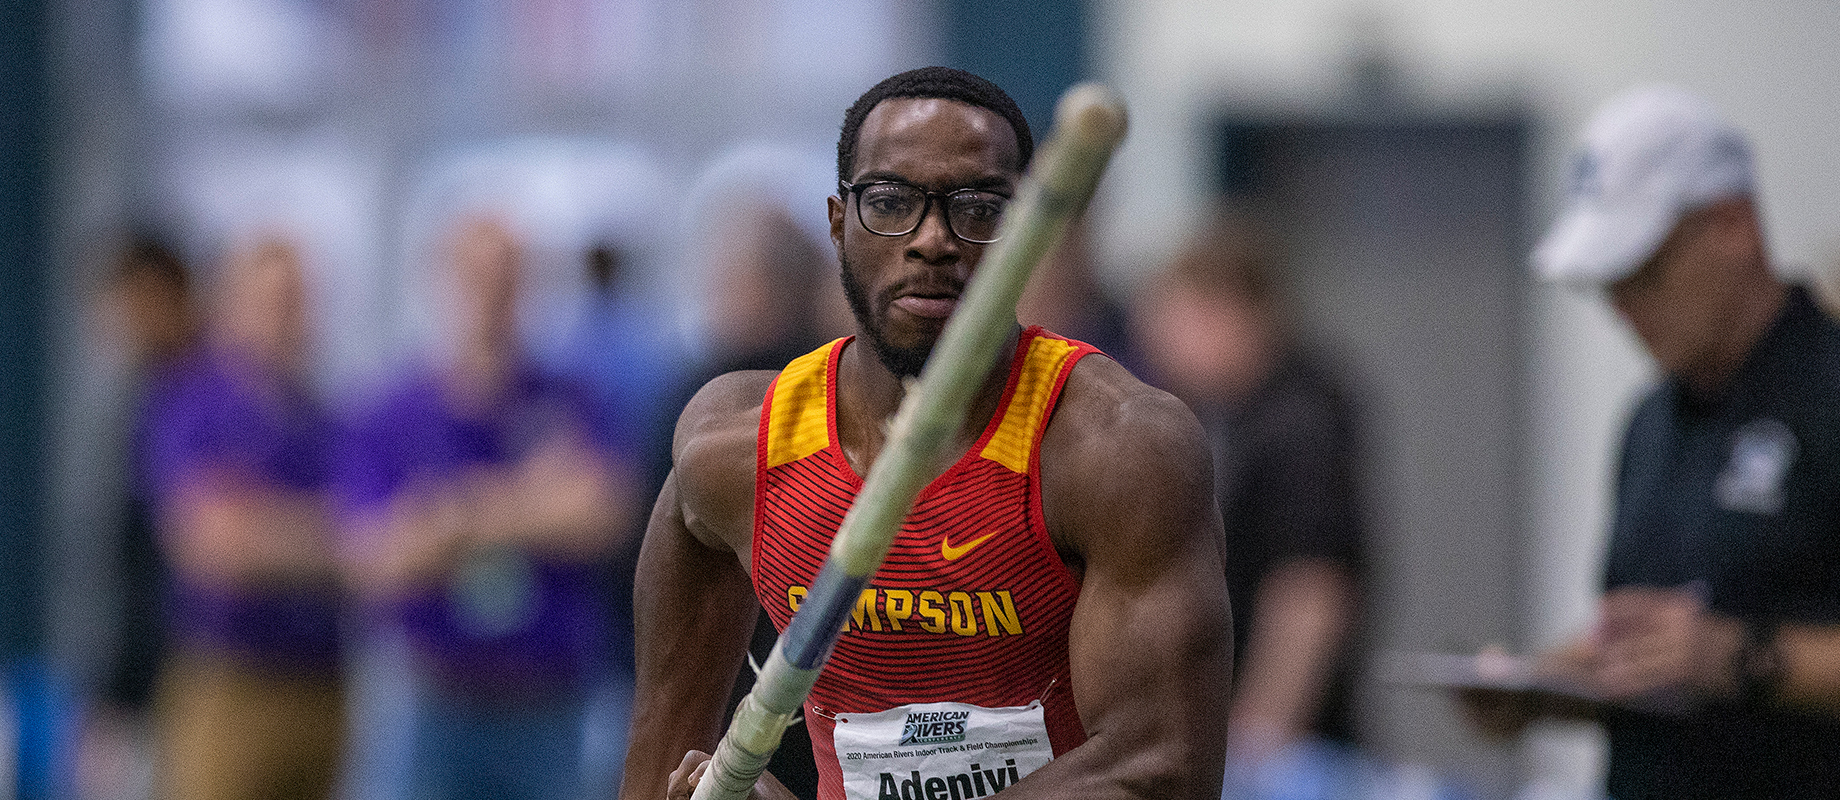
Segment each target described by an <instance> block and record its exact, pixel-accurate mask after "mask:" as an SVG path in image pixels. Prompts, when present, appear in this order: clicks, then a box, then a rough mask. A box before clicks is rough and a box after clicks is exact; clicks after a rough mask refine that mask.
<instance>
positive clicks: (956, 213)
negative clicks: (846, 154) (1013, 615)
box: [837, 181, 1009, 244]
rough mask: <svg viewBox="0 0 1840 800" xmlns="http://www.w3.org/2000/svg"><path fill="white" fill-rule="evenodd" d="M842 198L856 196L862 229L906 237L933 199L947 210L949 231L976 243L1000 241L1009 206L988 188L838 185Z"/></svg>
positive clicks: (893, 183)
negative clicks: (854, 194)
mask: <svg viewBox="0 0 1840 800" xmlns="http://www.w3.org/2000/svg"><path fill="white" fill-rule="evenodd" d="M837 188H838V189H840V190H842V192H843V199H844V200H846V201H847V200H849V199H850V193H851V192H855V193H856V220H857V221H858V222H861V223H862V226H863V229H864V230H866V231H868V232H870V233H873V234H875V235H877V236H906V235H907V234H910V233H913V232H914V231H915V230H917V229H918V228H919V227H920V223H921V222H922V221H924V220H925V219H926V212H927V209H929V208H932V207H933V198H935V197H937V198H939V205H940V207H941V208H943V209H945V210H946V230H949V231H951V232H952V235H954V236H957V237H958V238H960V239H963V240H965V241H967V242H971V243H973V244H990V243H991V242H994V241H996V240H997V237H998V235H999V232H998V226H999V225H1000V224H1001V223H1002V222H1003V209H1004V207H1006V206H1008V205H1009V197H1008V196H1007V195H1002V194H998V193H996V192H993V191H990V190H988V189H953V190H951V191H946V192H929V191H926V190H925V189H922V188H920V187H918V186H915V185H913V184H911V183H903V182H901V181H867V182H865V183H845V182H843V181H838V182H837Z"/></svg>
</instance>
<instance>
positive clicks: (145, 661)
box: [78, 235, 198, 797]
mask: <svg viewBox="0 0 1840 800" xmlns="http://www.w3.org/2000/svg"><path fill="white" fill-rule="evenodd" d="M192 292H193V289H192V275H191V271H190V270H189V269H187V268H186V266H185V263H184V262H183V261H182V260H181V259H180V258H179V256H178V254H177V253H175V252H174V251H173V250H172V248H171V247H169V246H168V245H167V244H166V243H165V242H163V241H161V240H159V239H158V238H155V237H152V236H147V235H140V236H137V237H136V238H134V239H132V240H131V241H129V242H128V243H127V245H126V246H125V247H124V248H122V249H121V251H120V252H119V253H117V254H116V256H115V261H114V263H113V264H112V265H110V268H109V272H108V274H107V275H106V278H105V283H104V284H103V286H102V288H101V291H100V292H99V293H98V295H97V297H96V305H97V309H96V310H97V311H98V312H99V313H98V316H99V317H100V319H101V320H102V321H103V326H104V327H105V328H107V336H108V340H109V343H110V344H111V345H113V346H114V350H115V353H116V355H117V358H119V360H120V361H121V366H122V367H123V368H124V369H125V371H126V374H125V376H124V378H125V379H124V380H123V381H122V382H123V383H124V384H126V388H127V394H128V398H127V403H126V404H124V406H123V408H125V409H134V410H135V413H139V408H140V407H141V406H142V405H143V404H145V403H146V401H147V398H148V395H149V393H150V391H151V390H152V388H153V387H154V386H157V385H159V384H160V383H161V382H163V381H165V380H166V379H167V374H168V372H169V371H170V370H172V369H173V368H174V367H175V366H176V365H177V364H179V363H181V362H182V359H183V357H184V355H185V354H187V353H188V352H189V351H190V349H191V348H192V347H193V345H194V344H195V342H196V338H197V337H196V334H197V329H198V311H197V309H196V308H195V307H194V302H193V297H192ZM123 416H126V415H123ZM92 422H94V421H92ZM105 424H106V423H105ZM128 427H129V426H128V425H127V424H126V423H124V424H123V425H122V427H121V429H120V430H121V434H122V436H121V442H120V444H119V447H120V449H121V451H123V456H124V457H123V459H122V461H123V462H126V461H130V460H132V456H131V454H130V453H128V452H127V451H131V450H132V449H133V447H132V445H131V444H130V442H129V440H130V439H131V437H130V436H129V435H128ZM124 482H125V483H128V484H130V485H128V486H127V487H126V488H125V491H123V492H122V495H121V502H120V506H119V508H118V509H115V510H114V513H112V514H111V515H110V517H109V518H108V519H109V521H111V522H112V523H113V534H114V535H113V537H112V540H111V542H110V545H111V547H112V549H113V553H112V563H111V565H110V566H111V568H112V569H113V572H114V574H115V576H116V585H115V595H114V600H115V602H114V609H113V610H114V614H113V617H114V619H113V621H112V625H111V631H112V633H113V638H112V640H111V642H110V644H109V646H108V648H107V650H106V658H107V661H106V663H105V665H104V667H103V670H102V685H101V687H100V690H99V692H98V697H97V700H98V703H97V705H96V706H95V707H94V708H92V709H90V712H89V716H88V719H87V722H86V724H85V730H84V743H83V746H82V752H81V753H80V756H79V757H80V759H81V764H80V766H79V775H78V781H79V791H82V792H85V793H86V794H87V795H90V796H106V797H119V796H126V795H128V794H131V793H134V792H135V791H136V790H135V789H134V786H135V785H136V784H137V783H140V782H142V781H144V780H145V778H144V777H142V776H141V775H140V774H138V773H140V772H141V770H143V769H144V764H145V763H146V760H147V758H148V756H147V754H146V742H147V740H148V735H147V734H148V731H147V728H146V725H147V717H148V707H149V706H150V705H151V702H152V697H153V688H154V681H155V676H156V675H157V674H158V668H159V665H160V662H161V660H162V659H163V658H164V657H165V637H164V635H163V634H164V632H165V628H164V626H163V624H162V622H161V619H160V609H161V607H162V601H161V593H162V589H163V587H164V585H165V583H166V581H167V580H168V574H167V568H166V565H165V561H164V559H163V558H162V557H161V555H160V551H159V546H158V544H157V543H156V540H155V535H154V520H153V512H152V509H151V507H150V501H149V498H148V497H147V496H146V495H145V493H144V492H142V491H140V490H141V489H143V488H145V487H142V486H139V485H135V484H134V482H132V481H124ZM143 791H144V790H143Z"/></svg>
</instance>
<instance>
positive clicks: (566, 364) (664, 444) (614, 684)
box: [561, 243, 691, 794]
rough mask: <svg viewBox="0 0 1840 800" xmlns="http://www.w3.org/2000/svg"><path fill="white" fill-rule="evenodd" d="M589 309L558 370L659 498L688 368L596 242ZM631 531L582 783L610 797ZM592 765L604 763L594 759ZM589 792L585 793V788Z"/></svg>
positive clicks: (614, 585)
mask: <svg viewBox="0 0 1840 800" xmlns="http://www.w3.org/2000/svg"><path fill="white" fill-rule="evenodd" d="M584 261H585V266H586V275H585V277H586V278H587V285H588V289H589V296H588V303H587V307H586V309H585V310H584V313H583V315H582V317H581V319H580V320H578V321H577V324H576V327H575V329H574V331H572V333H571V335H570V337H569V340H568V342H567V345H566V348H565V351H564V353H563V358H562V363H561V368H562V370H563V371H564V372H565V373H567V374H568V375H569V376H570V377H572V378H574V379H576V380H579V381H580V382H581V384H582V385H583V386H584V387H585V388H586V389H587V390H588V391H589V392H590V393H591V395H592V397H593V399H594V402H595V403H596V405H597V409H596V413H597V414H599V415H600V417H601V418H602V419H604V420H605V421H606V424H607V426H608V427H609V429H610V430H612V431H613V432H614V434H613V436H612V441H613V442H614V443H615V446H616V447H618V448H619V449H620V451H619V452H618V453H616V457H617V458H618V459H619V460H620V461H621V462H623V463H627V464H631V465H633V466H634V472H633V475H634V478H635V484H636V485H635V487H634V489H633V494H634V497H635V500H636V501H641V502H642V501H645V500H649V499H650V498H653V497H656V496H657V495H658V491H659V489H660V488H661V487H663V485H664V479H665V476H666V475H667V474H668V473H669V471H670V468H671V433H672V423H673V422H674V421H675V416H676V412H677V408H675V407H672V405H671V404H672V403H673V401H675V400H676V398H677V393H678V391H679V387H680V386H681V385H682V384H683V382H684V381H685V380H686V379H687V378H688V376H689V373H690V372H691V368H690V367H689V366H687V364H686V357H687V354H686V353H685V352H683V348H681V347H679V346H678V344H677V340H676V338H675V337H674V336H673V335H672V331H671V326H670V323H669V320H668V318H667V317H666V315H664V314H661V313H659V311H658V309H657V307H656V304H655V303H648V302H646V300H645V299H644V298H641V297H639V296H638V295H637V294H636V293H635V292H633V291H632V287H631V284H632V281H631V277H632V276H631V275H629V274H628V273H629V272H630V268H631V265H630V264H629V263H628V254H627V253H626V252H625V251H624V250H622V249H621V248H620V247H618V246H616V245H613V244H611V243H601V244H596V245H594V246H593V247H591V248H589V249H588V252H587V257H586V258H585V259H584ZM628 518H629V526H630V527H631V528H632V530H630V531H626V532H622V533H621V534H620V539H621V541H622V544H621V546H620V547H618V548H617V549H616V550H615V551H614V552H613V554H612V556H611V558H610V559H609V565H608V572H607V575H608V597H609V610H610V614H609V617H608V619H609V624H608V639H609V647H608V651H607V667H608V671H609V672H608V675H607V676H606V680H605V682H604V684H603V685H602V686H601V690H600V691H599V693H598V696H597V697H596V699H595V700H594V702H595V704H596V706H595V709H594V711H593V713H592V714H591V720H590V723H589V724H590V725H591V726H595V727H594V729H592V730H591V734H592V735H596V736H599V737H601V740H600V741H598V742H597V744H596V745H595V746H594V747H592V748H591V752H590V753H589V754H588V755H589V758H590V764H589V771H590V775H589V777H590V778H591V779H592V780H593V781H595V782H596V783H597V784H599V785H602V786H604V787H606V788H605V791H604V792H600V793H602V794H605V793H610V792H612V791H613V790H614V787H618V786H619V785H620V765H621V764H620V762H621V761H623V759H624V756H625V754H626V732H627V725H628V718H629V716H630V711H631V707H632V683H633V663H632V662H633V652H632V649H633V630H632V600H633V598H632V593H633V573H634V571H635V569H636V568H637V565H638V559H639V544H640V541H641V540H642V539H643V538H644V537H643V533H644V530H645V522H646V519H647V516H646V515H645V514H637V513H636V514H631V515H628ZM599 762H605V763H604V764H603V763H599ZM594 791H595V790H593V789H591V790H590V792H591V793H592V792H594Z"/></svg>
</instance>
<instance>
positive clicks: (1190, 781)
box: [1043, 398, 1232, 798]
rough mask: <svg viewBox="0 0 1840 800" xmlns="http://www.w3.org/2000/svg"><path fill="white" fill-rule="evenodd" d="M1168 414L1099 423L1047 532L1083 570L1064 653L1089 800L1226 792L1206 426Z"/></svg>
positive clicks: (1223, 637)
mask: <svg viewBox="0 0 1840 800" xmlns="http://www.w3.org/2000/svg"><path fill="white" fill-rule="evenodd" d="M1173 403H1174V401H1173V400H1166V399H1163V398H1150V400H1149V404H1150V408H1148V409H1139V410H1140V411H1145V412H1148V419H1140V420H1135V421H1128V422H1126V423H1124V424H1121V425H1118V426H1115V427H1106V426H1105V425H1104V424H1103V420H1101V421H1100V422H1099V423H1095V424H1098V425H1099V427H1098V430H1097V431H1096V432H1095V433H1094V434H1093V435H1092V436H1090V437H1089V438H1087V439H1085V440H1084V442H1083V443H1082V445H1081V446H1078V447H1074V448H1070V449H1068V450H1067V451H1066V455H1067V457H1068V458H1069V459H1070V460H1071V461H1072V462H1073V463H1071V464H1069V465H1066V466H1064V467H1063V469H1064V470H1065V471H1066V473H1067V474H1065V475H1063V477H1062V482H1061V483H1060V488H1061V489H1062V490H1063V491H1060V492H1058V493H1057V494H1056V495H1055V496H1054V497H1055V502H1056V504H1057V506H1058V507H1059V509H1060V512H1059V513H1058V514H1057V515H1056V518H1055V519H1054V520H1053V522H1052V523H1051V524H1054V525H1056V526H1057V527H1058V532H1057V538H1059V539H1060V540H1061V541H1062V546H1063V547H1065V548H1067V549H1069V550H1071V551H1072V552H1073V553H1075V554H1076V555H1077V556H1078V558H1079V560H1080V562H1081V563H1082V565H1083V580H1082V584H1081V589H1080V599H1079V602H1078V605H1077V606H1076V608H1075V611H1074V617H1073V623H1072V630H1071V633H1070V636H1071V638H1070V641H1069V645H1070V657H1071V667H1072V670H1073V688H1074V693H1075V699H1076V702H1077V703H1078V705H1079V710H1080V719H1081V722H1082V723H1083V724H1084V725H1085V727H1086V731H1087V734H1088V737H1089V739H1088V742H1087V744H1086V745H1085V746H1082V747H1080V748H1078V749H1077V750H1076V751H1075V752H1074V753H1071V754H1069V756H1070V757H1074V758H1078V759H1079V760H1080V762H1082V763H1083V768H1082V769H1083V771H1087V772H1090V773H1091V774H1089V775H1087V776H1085V778H1084V779H1083V780H1082V783H1087V784H1088V786H1087V789H1086V792H1087V794H1086V796H1115V797H1168V798H1184V797H1192V798H1201V797H1208V798H1212V797H1217V796H1218V795H1219V791H1220V775H1221V765H1222V759H1223V754H1224V747H1225V739H1226V708H1227V706H1226V699H1225V698H1226V696H1227V692H1226V688H1227V685H1228V681H1229V677H1230V676H1229V673H1230V671H1231V658H1232V652H1231V651H1232V635H1231V624H1230V618H1229V608H1228V601H1227V592H1226V581H1225V577H1224V571H1223V569H1222V565H1221V550H1220V541H1221V532H1220V518H1219V512H1218V509H1217V507H1216V506H1215V504H1214V502H1213V489H1212V466H1211V460H1210V458H1209V456H1208V454H1207V451H1206V450H1205V448H1204V447H1203V445H1202V440H1201V437H1200V428H1199V425H1198V424H1196V423H1194V418H1193V416H1192V415H1191V414H1189V413H1188V411H1187V409H1186V408H1183V407H1181V406H1180V405H1179V404H1175V405H1173V406H1172V405H1171V404H1173ZM1128 412H1129V409H1128V407H1127V413H1128ZM1100 454H1104V457H1103V458H1101V457H1100ZM1044 455H1045V454H1044ZM1043 469H1044V478H1045V477H1046V470H1047V469H1048V467H1047V465H1046V464H1044V467H1043ZM1046 499H1048V496H1047V495H1046V494H1044V500H1046ZM1064 766H1067V767H1072V766H1073V765H1072V764H1068V765H1064Z"/></svg>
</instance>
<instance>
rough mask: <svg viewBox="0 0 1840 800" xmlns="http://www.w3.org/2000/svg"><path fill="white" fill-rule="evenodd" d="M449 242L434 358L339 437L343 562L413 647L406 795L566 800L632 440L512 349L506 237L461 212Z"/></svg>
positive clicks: (512, 249)
mask: <svg viewBox="0 0 1840 800" xmlns="http://www.w3.org/2000/svg"><path fill="white" fill-rule="evenodd" d="M449 246H450V249H449V250H447V251H446V253H445V254H444V255H445V259H444V261H443V263H442V264H441V268H442V273H441V275H440V277H439V279H438V280H436V281H435V283H436V284H438V285H439V286H440V287H441V289H442V290H444V291H443V295H442V296H443V299H444V300H445V301H446V303H445V304H444V305H443V307H442V310H443V312H444V313H445V315H446V316H445V318H444V320H443V322H444V325H443V328H444V330H443V333H444V334H445V336H444V340H443V345H444V347H443V348H442V350H441V353H440V356H439V357H438V358H433V359H429V360H426V361H424V362H422V363H419V364H415V365H412V366H410V367H409V368H407V369H404V370H401V371H399V372H398V373H397V374H396V376H395V377H394V379H393V381H392V383H391V385H389V386H387V387H385V390H384V391H383V392H382V393H381V394H380V395H379V396H378V397H375V398H370V399H369V400H367V401H366V403H365V404H364V407H363V408H361V409H360V410H359V411H358V412H357V413H356V415H355V416H354V418H353V420H352V423H351V424H350V425H349V426H347V430H346V431H345V436H344V437H343V442H342V444H341V446H340V454H339V457H338V461H339V466H338V475H339V477H338V479H337V480H338V486H339V494H340V499H341V504H342V510H343V513H344V515H345V522H346V525H347V527H348V529H349V536H348V546H347V548H346V553H345V555H346V557H347V558H346V567H347V574H348V576H349V578H350V580H351V581H352V583H353V585H354V586H355V587H356V588H357V590H358V591H359V592H360V593H361V594H362V599H363V600H364V601H365V610H366V612H367V618H368V620H369V621H370V622H371V623H373V624H375V625H381V626H389V627H390V628H392V629H395V630H397V631H399V632H400V633H401V634H402V635H403V636H404V637H406V639H407V641H408V642H409V645H410V647H411V650H412V656H411V662H412V670H411V673H412V674H411V675H410V676H409V677H410V680H412V681H413V685H412V686H410V687H408V688H409V690H410V692H412V694H413V696H414V705H415V710H414V727H413V732H412V741H411V742H410V744H409V748H408V750H409V753H410V756H409V758H410V760H411V762H410V764H409V767H408V773H409V780H410V784H411V785H410V794H411V796H413V797H416V798H428V799H429V800H438V799H439V798H472V797H491V798H506V799H507V800H512V799H515V798H553V797H574V796H576V795H577V793H578V792H580V791H581V789H582V787H581V786H580V783H581V772H582V758H583V729H584V720H585V719H586V715H587V707H588V703H589V700H590V694H591V692H592V691H593V689H594V688H595V686H596V685H597V681H599V680H600V678H601V676H602V675H603V674H604V672H605V669H606V663H605V662H606V659H607V650H608V628H609V622H608V611H607V598H606V592H607V586H608V580H607V572H606V571H607V568H608V566H607V564H608V559H609V558H610V557H611V555H612V554H613V553H614V552H616V551H617V550H619V549H620V548H622V547H624V546H625V545H626V544H627V541H628V538H629V537H630V536H632V535H633V532H634V530H635V525H634V524H633V517H634V515H636V514H637V511H638V508H637V496H636V492H635V478H634V477H633V473H634V468H633V466H632V465H631V464H630V463H629V462H628V461H627V460H626V458H625V454H627V453H630V452H632V448H631V446H630V444H626V443H622V442H620V441H619V435H620V434H619V432H618V430H617V429H615V428H612V427H610V426H609V425H607V424H606V421H605V420H603V419H602V418H601V414H600V407H599V406H598V405H597V404H596V403H595V402H594V400H593V399H592V397H591V395H590V393H589V392H588V391H587V390H586V389H585V388H584V387H582V386H581V385H580V384H579V383H577V382H576V381H575V380H573V379H572V378H570V377H568V376H564V375H560V374H557V373H556V372H554V371H552V370H548V369H545V368H543V367H541V366H539V365H538V364H537V363H536V362H535V361H534V360H533V359H532V358H531V357H529V356H528V355H527V354H526V353H525V351H524V348H523V344H522V343H521V342H520V341H519V340H518V336H517V330H518V327H517V324H516V318H515V317H516V308H517V305H518V295H519V293H520V291H521V285H522V281H523V277H522V273H523V264H522V258H523V255H522V247H521V244H520V241H519V240H518V238H517V236H516V235H515V233H514V232H513V231H512V230H511V229H510V228H508V227H507V226H506V225H505V224H504V223H502V222H500V221H499V220H497V219H495V218H491V217H474V218H468V219H465V220H461V221H460V222H459V223H458V224H457V225H456V226H455V228H454V230H453V231H452V238H451V239H450V240H449Z"/></svg>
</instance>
